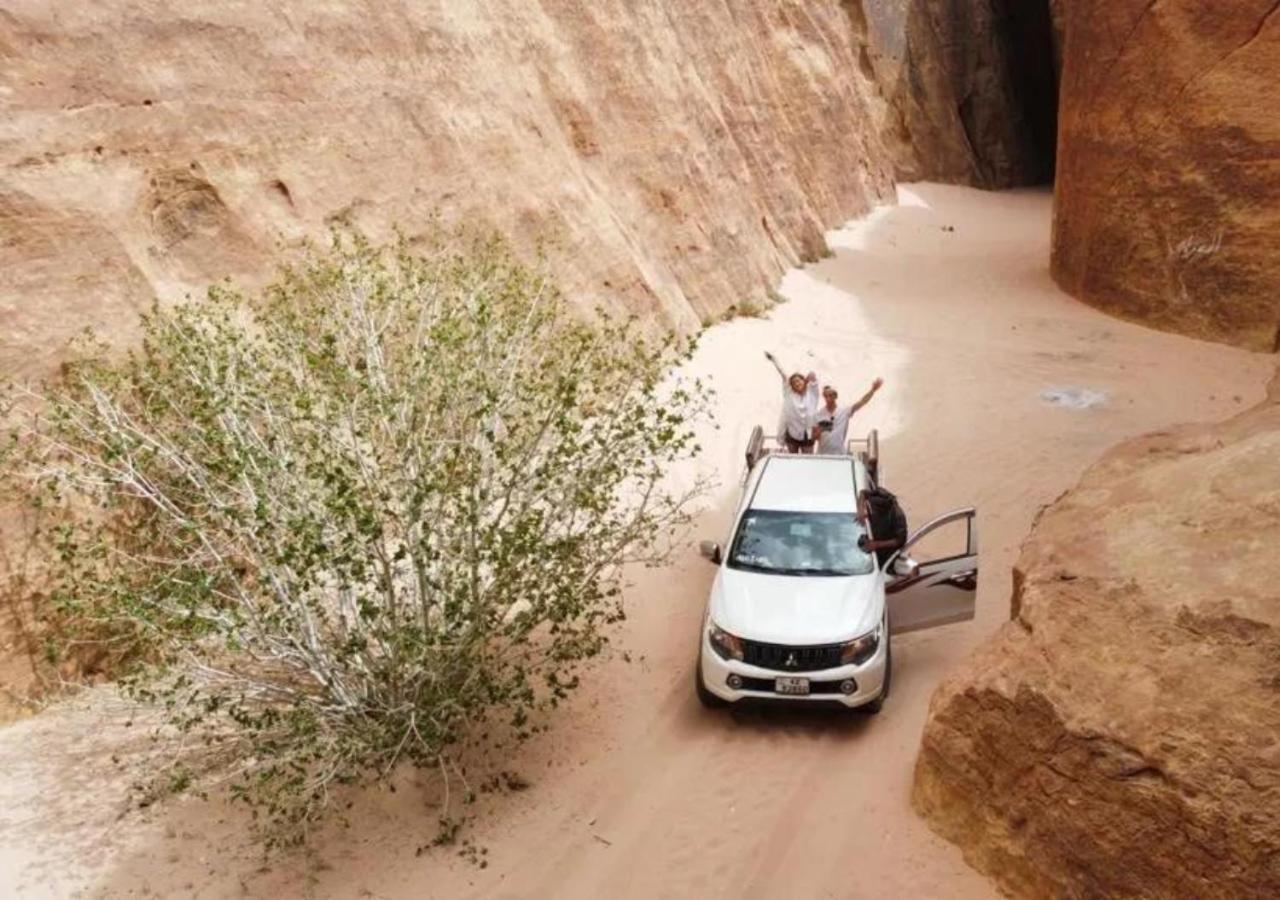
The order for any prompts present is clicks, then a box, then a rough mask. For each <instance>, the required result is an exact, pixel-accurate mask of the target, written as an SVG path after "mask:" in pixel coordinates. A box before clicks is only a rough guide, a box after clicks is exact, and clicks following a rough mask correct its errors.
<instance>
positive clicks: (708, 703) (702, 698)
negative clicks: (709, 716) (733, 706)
mask: <svg viewBox="0 0 1280 900" xmlns="http://www.w3.org/2000/svg"><path fill="white" fill-rule="evenodd" d="M693 688H694V691H695V692H696V693H697V695H698V702H699V703H701V704H702V705H703V706H705V707H706V708H707V709H724V708H725V707H726V706H728V705H729V701H728V700H725V699H724V698H723V697H717V696H716V695H715V694H713V693H711V691H709V690H707V685H706V683H704V682H703V680H702V657H698V659H697V660H695V661H694V664H693Z"/></svg>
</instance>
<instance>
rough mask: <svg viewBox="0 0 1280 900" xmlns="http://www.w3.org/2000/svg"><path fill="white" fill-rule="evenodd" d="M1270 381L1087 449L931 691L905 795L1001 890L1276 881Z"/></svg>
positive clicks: (1276, 386) (1061, 893)
mask: <svg viewBox="0 0 1280 900" xmlns="http://www.w3.org/2000/svg"><path fill="white" fill-rule="evenodd" d="M1277 547H1280V377H1278V378H1277V379H1276V381H1275V382H1273V384H1272V392H1271V399H1270V402H1268V403H1266V404H1264V405H1263V406H1261V407H1258V408H1255V409H1254V410H1252V411H1250V412H1247V413H1245V414H1243V415H1241V416H1239V417H1237V418H1235V419H1233V420H1231V421H1229V422H1226V423H1224V424H1221V425H1216V426H1208V427H1188V428H1183V429H1180V430H1177V431H1173V432H1168V433H1160V434H1154V435H1150V436H1148V437H1144V438H1140V439H1138V440H1135V441H1131V442H1129V443H1127V444H1124V445H1121V446H1120V447H1118V448H1116V449H1114V450H1113V451H1111V452H1110V453H1108V454H1107V455H1106V456H1105V457H1104V458H1103V459H1102V460H1101V461H1100V462H1099V463H1098V464H1097V465H1095V466H1094V467H1093V468H1092V469H1091V470H1090V471H1089V472H1088V473H1087V474H1086V475H1085V476H1084V478H1083V480H1082V481H1081V482H1080V484H1079V486H1078V487H1077V488H1075V489H1074V490H1073V491H1070V492H1069V493H1067V494H1066V495H1065V496H1064V497H1062V498H1061V499H1060V500H1059V501H1058V502H1057V503H1055V504H1054V505H1053V506H1052V507H1050V508H1049V509H1048V510H1047V511H1046V512H1045V513H1043V515H1042V517H1041V518H1040V520H1039V522H1038V524H1037V526H1036V528H1035V531H1034V533H1033V534H1032V536H1031V538H1030V539H1029V540H1028V541H1027V543H1026V544H1025V545H1024V547H1023V551H1022V556H1021V559H1020V561H1019V563H1018V567H1017V570H1016V572H1015V585H1016V586H1015V596H1014V603H1013V621H1012V622H1010V623H1009V624H1007V625H1006V626H1005V627H1004V629H1003V630H1002V632H1001V633H1000V634H999V636H998V637H997V638H996V639H995V641H994V642H993V643H992V644H991V645H989V646H987V647H986V648H985V649H984V650H983V651H981V652H980V653H979V654H978V655H977V656H976V657H974V658H973V659H972V660H971V661H970V662H969V663H967V664H966V666H965V667H964V668H963V669H962V670H961V671H958V672H956V673H955V674H954V675H953V676H952V677H951V678H950V679H949V680H948V681H947V682H946V683H944V685H943V686H942V687H941V688H940V689H939V691H938V693H937V694H936V695H935V697H934V699H933V702H932V705H931V708H930V716H929V722H928V724H927V726H926V729H925V733H924V740H923V745H922V748H921V752H920V757H919V760H918V762H917V767H916V783H915V803H916V806H917V808H918V809H919V810H920V812H922V813H923V814H924V815H925V816H927V817H928V818H929V819H930V820H931V821H932V823H933V824H934V826H935V827H936V828H937V829H938V830H939V831H940V832H942V833H943V834H944V835H946V836H947V837H948V838H950V839H951V840H953V841H955V842H956V843H958V844H959V845H960V846H961V847H962V848H964V851H965V855H966V858H967V859H968V860H969V862H970V863H971V864H973V865H975V866H976V867H978V868H979V869H981V870H982V871H984V872H986V873H988V874H989V875H991V876H992V877H994V878H996V879H997V880H998V881H1000V882H1001V884H1002V885H1004V886H1005V887H1006V888H1007V889H1009V890H1011V891H1012V892H1013V893H1014V894H1016V895H1019V896H1028V897H1151V898H1164V897H1198V898H1211V897H1224V898H1225V897H1232V898H1243V897H1256V898H1271V897H1277V896H1280V743H1278V742H1277V735H1278V734H1280V554H1277V552H1276V548H1277Z"/></svg>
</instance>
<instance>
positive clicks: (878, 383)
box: [849, 378, 884, 415]
mask: <svg viewBox="0 0 1280 900" xmlns="http://www.w3.org/2000/svg"><path fill="white" fill-rule="evenodd" d="M883 386H884V379H883V378H877V379H876V380H875V381H873V382H871V387H870V388H869V389H868V390H867V392H866V393H865V394H863V395H862V396H861V397H859V398H858V400H857V402H856V403H854V404H853V406H850V407H849V415H853V414H854V413H856V412H857V411H858V410H860V409H862V407H864V406H866V405H867V404H868V403H870V402H871V398H872V397H874V396H875V395H876V391H878V390H880V388H881V387H883Z"/></svg>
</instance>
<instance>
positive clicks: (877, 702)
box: [858, 634, 893, 716]
mask: <svg viewBox="0 0 1280 900" xmlns="http://www.w3.org/2000/svg"><path fill="white" fill-rule="evenodd" d="M884 640H885V645H884V684H883V685H882V686H881V687H880V696H879V697H877V698H876V699H874V700H872V701H871V702H870V703H866V704H863V705H862V706H859V707H858V709H860V710H862V711H863V712H865V713H866V714H867V715H869V716H874V715H875V714H876V713H878V712H880V710H882V709H884V701H886V700H888V699H889V686H890V685H891V684H892V683H893V643H892V642H891V641H890V640H889V636H888V635H887V634H886V635H885V638H884Z"/></svg>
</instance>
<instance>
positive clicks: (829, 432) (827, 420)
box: [813, 378, 884, 454]
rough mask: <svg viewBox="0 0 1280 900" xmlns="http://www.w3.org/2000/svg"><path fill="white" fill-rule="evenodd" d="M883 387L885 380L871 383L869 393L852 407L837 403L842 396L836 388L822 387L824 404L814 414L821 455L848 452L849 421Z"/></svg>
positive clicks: (814, 425) (880, 379)
mask: <svg viewBox="0 0 1280 900" xmlns="http://www.w3.org/2000/svg"><path fill="white" fill-rule="evenodd" d="M883 385H884V379H883V378H877V379H876V380H875V381H873V382H871V387H870V388H869V389H868V390H867V392H866V393H865V394H863V395H862V396H861V397H859V398H858V400H857V402H856V403H853V404H852V405H850V406H841V405H840V404H839V403H838V402H837V401H838V400H839V399H840V395H839V393H838V392H837V391H836V389H835V388H834V387H832V386H831V385H829V384H825V385H823V386H822V400H823V403H822V405H821V406H819V407H818V411H817V412H816V413H815V414H814V424H813V428H814V432H815V433H816V435H817V439H818V452H819V453H833V454H842V453H845V452H847V449H846V446H845V445H846V444H847V443H848V440H849V420H850V419H851V418H853V415H854V413H856V412H857V411H858V410H860V409H862V407H864V406H866V405H867V403H869V402H870V401H871V398H872V397H874V396H875V395H876V391H878V390H880V388H881V387H882V386H883Z"/></svg>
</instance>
